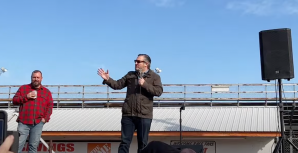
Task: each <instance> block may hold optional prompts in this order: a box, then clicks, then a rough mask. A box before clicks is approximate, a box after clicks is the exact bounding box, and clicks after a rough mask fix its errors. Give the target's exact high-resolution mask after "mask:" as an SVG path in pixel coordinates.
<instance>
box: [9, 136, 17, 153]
mask: <svg viewBox="0 0 298 153" xmlns="http://www.w3.org/2000/svg"><path fill="white" fill-rule="evenodd" d="M9 135H13V136H14V140H13V144H12V146H11V147H10V149H9V151H11V152H14V153H17V152H18V149H19V132H18V131H7V136H9Z"/></svg>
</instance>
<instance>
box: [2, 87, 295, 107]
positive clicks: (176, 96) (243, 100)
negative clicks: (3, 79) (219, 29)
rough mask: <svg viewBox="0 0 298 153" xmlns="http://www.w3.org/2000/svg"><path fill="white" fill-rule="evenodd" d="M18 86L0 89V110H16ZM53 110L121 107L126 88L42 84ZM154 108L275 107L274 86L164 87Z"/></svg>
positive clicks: (287, 98)
mask: <svg viewBox="0 0 298 153" xmlns="http://www.w3.org/2000/svg"><path fill="white" fill-rule="evenodd" d="M19 87H20V86H19V85H1V86H0V107H16V106H13V105H12V98H13V96H14V94H15V93H16V91H17V90H18V88H19ZM45 87H47V88H48V89H49V90H50V91H51V92H52V96H53V99H54V103H55V107H120V106H121V105H122V103H123V101H124V98H125V96H126V88H124V89H122V90H113V89H111V88H110V87H108V86H106V85H45ZM297 87H298V84H283V100H284V102H290V103H293V102H296V101H297V99H298V98H297V97H296V94H297V92H298V91H297ZM163 88H164V92H163V94H162V96H161V97H155V98H154V103H155V106H171V105H181V104H182V103H184V104H185V105H211V106H212V105H236V106H239V105H276V103H277V97H278V91H277V89H278V88H277V86H276V85H275V84H272V83H271V84H270V83H268V84H164V85H163Z"/></svg>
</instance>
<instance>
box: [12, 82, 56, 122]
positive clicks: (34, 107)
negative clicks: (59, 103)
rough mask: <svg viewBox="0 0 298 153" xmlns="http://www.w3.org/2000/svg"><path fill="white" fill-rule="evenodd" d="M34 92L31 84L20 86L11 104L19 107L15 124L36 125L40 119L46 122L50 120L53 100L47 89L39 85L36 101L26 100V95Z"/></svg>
mask: <svg viewBox="0 0 298 153" xmlns="http://www.w3.org/2000/svg"><path fill="white" fill-rule="evenodd" d="M32 90H35V89H34V88H32V86H31V84H26V85H22V86H21V87H20V88H19V89H18V91H17V93H16V94H15V95H14V97H13V100H12V101H13V104H14V105H19V106H20V108H19V117H18V119H17V122H19V121H20V122H22V123H23V124H38V123H40V122H41V120H42V118H44V119H45V121H46V122H48V121H49V120H50V116H51V114H52V110H53V98H52V93H51V92H50V90H49V89H47V88H45V87H44V86H42V85H41V87H40V88H39V89H37V90H36V91H37V98H36V99H27V94H28V93H29V92H31V91H32Z"/></svg>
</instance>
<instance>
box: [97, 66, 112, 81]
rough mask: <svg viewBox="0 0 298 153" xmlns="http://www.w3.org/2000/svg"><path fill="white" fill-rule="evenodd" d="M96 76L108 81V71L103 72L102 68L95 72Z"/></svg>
mask: <svg viewBox="0 0 298 153" xmlns="http://www.w3.org/2000/svg"><path fill="white" fill-rule="evenodd" d="M97 74H98V75H99V76H101V77H102V78H103V79H104V80H109V78H110V75H109V70H107V72H105V71H104V70H103V69H102V68H100V69H98V70H97Z"/></svg>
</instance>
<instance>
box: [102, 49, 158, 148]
mask: <svg viewBox="0 0 298 153" xmlns="http://www.w3.org/2000/svg"><path fill="white" fill-rule="evenodd" d="M134 62H135V71H129V72H128V73H127V74H126V75H125V76H123V77H122V78H121V79H119V80H113V79H112V78H111V77H110V76H109V71H108V70H107V72H105V71H104V70H103V69H101V68H100V69H98V72H97V73H98V75H99V76H101V77H102V78H103V79H104V80H103V84H107V85H108V86H109V87H111V88H112V89H114V90H120V89H123V88H125V87H127V92H126V97H125V100H124V103H123V106H122V119H121V143H120V145H119V148H118V153H129V148H130V144H131V141H132V138H133V134H134V131H135V130H137V140H138V153H141V150H142V149H143V148H144V147H145V146H146V145H147V143H148V135H149V132H150V127H151V122H152V118H153V97H154V96H161V94H162V92H163V87H162V83H161V79H160V76H159V75H158V74H156V73H155V72H153V71H152V70H151V69H150V65H151V58H150V57H149V56H148V55H146V54H139V55H138V57H137V59H136V60H135V61H134Z"/></svg>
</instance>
